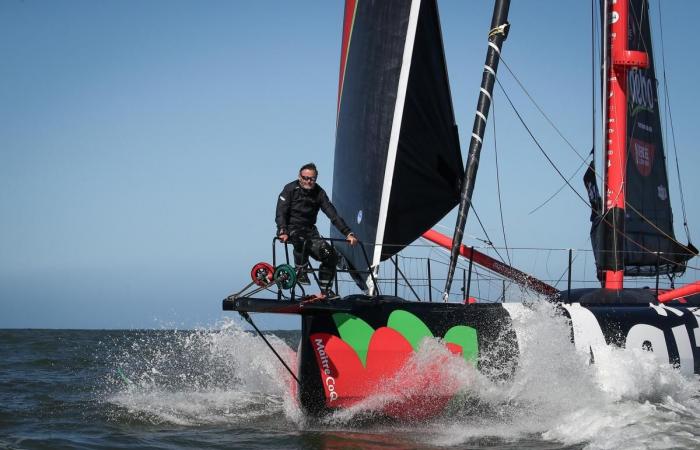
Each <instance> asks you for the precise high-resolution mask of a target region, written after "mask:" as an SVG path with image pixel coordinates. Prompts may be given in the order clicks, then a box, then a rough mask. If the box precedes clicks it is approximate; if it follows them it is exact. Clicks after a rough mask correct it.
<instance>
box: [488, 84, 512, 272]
mask: <svg viewBox="0 0 700 450" xmlns="http://www.w3.org/2000/svg"><path fill="white" fill-rule="evenodd" d="M491 117H493V119H492V120H491V123H492V124H493V153H494V155H495V160H496V191H497V192H498V212H499V214H500V216H501V232H502V233H503V245H504V246H505V250H506V257H507V258H508V265H509V266H512V265H513V263H512V262H511V260H510V252H509V251H508V239H507V238H506V226H505V223H504V222H503V202H502V201H501V177H500V170H499V168H498V144H497V140H496V102H495V98H494V99H493V100H492V101H491Z"/></svg>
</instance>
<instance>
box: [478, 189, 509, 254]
mask: <svg viewBox="0 0 700 450" xmlns="http://www.w3.org/2000/svg"><path fill="white" fill-rule="evenodd" d="M472 211H474V215H475V216H476V220H477V221H478V222H479V226H480V227H481V231H483V232H484V236H486V239H488V240H489V244H490V245H491V248H493V251H495V252H496V254H497V255H498V257H499V258H500V259H501V262H502V263H504V264H505V260H504V259H503V255H501V254H500V253H499V251H498V249H497V248H496V246H495V245H493V241H492V240H491V238H490V237H489V234H488V233H487V232H486V228H485V227H484V224H483V223H482V222H481V218H480V217H479V213H478V212H476V208H474V202H472Z"/></svg>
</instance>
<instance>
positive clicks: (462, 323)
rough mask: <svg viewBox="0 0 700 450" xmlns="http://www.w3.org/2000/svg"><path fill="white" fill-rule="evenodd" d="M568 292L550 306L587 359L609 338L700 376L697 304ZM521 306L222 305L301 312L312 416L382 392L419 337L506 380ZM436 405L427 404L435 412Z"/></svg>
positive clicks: (306, 396)
mask: <svg viewBox="0 0 700 450" xmlns="http://www.w3.org/2000/svg"><path fill="white" fill-rule="evenodd" d="M571 299H572V301H573V302H572V303H564V302H562V303H557V304H556V306H557V308H559V309H560V311H561V313H562V314H563V315H564V316H565V317H566V318H568V319H569V324H570V326H571V337H572V339H573V341H574V344H575V346H576V348H577V350H579V351H582V352H586V353H587V354H590V355H591V359H592V361H595V354H596V352H597V351H599V350H600V348H601V347H603V346H610V345H612V346H617V347H621V348H639V349H644V350H650V351H653V352H654V353H655V354H656V356H658V357H659V358H661V360H665V361H668V363H669V364H672V365H674V366H675V367H676V368H677V369H678V370H680V371H681V372H683V373H685V374H692V373H700V350H699V349H698V344H699V342H698V341H697V340H696V333H698V334H697V336H698V337H700V332H699V331H698V319H697V317H696V314H695V313H696V310H698V308H696V307H688V306H672V307H668V306H663V305H659V304H658V303H656V302H654V301H650V300H653V296H651V294H650V293H649V291H645V290H632V289H629V290H624V292H623V294H622V297H620V295H614V294H611V292H610V291H605V290H603V289H597V290H574V291H572V293H571ZM614 299H617V301H614ZM620 300H622V302H620ZM526 308H528V306H527V305H524V304H520V303H484V304H471V305H465V304H457V303H428V302H408V301H405V300H403V299H400V298H397V297H391V296H378V297H367V296H361V295H356V296H348V297H345V298H343V299H334V300H320V301H319V300H315V301H312V302H287V301H275V300H266V299H250V298H240V299H235V300H233V299H227V300H225V301H224V309H226V310H238V311H246V312H273V313H291V314H298V315H301V316H302V317H301V331H302V333H301V334H302V336H301V343H300V347H299V352H298V361H297V362H298V367H297V375H298V378H299V381H300V385H299V389H298V391H297V392H298V397H299V400H300V405H301V406H302V408H303V409H304V410H305V411H306V412H307V413H309V414H312V415H324V414H327V413H329V412H332V411H333V410H336V409H342V408H345V407H348V406H352V405H354V404H357V403H358V402H360V401H362V400H363V399H364V398H365V397H367V396H369V395H372V394H373V393H376V392H379V390H380V389H382V387H381V386H379V383H380V382H383V381H382V380H386V378H389V377H391V376H393V375H394V373H395V372H396V370H397V369H396V367H398V366H397V365H396V364H398V363H396V361H405V359H401V358H404V356H402V355H403V353H407V352H408V353H412V352H411V347H410V345H413V349H414V350H415V348H416V342H417V341H419V340H421V339H422V337H425V336H433V337H436V338H441V339H442V340H443V341H444V342H445V344H446V345H447V346H449V347H450V350H451V351H453V353H457V354H461V355H462V356H464V358H465V359H466V360H467V362H471V363H472V364H474V365H475V367H477V368H478V370H479V371H480V372H481V373H484V374H486V375H487V376H489V377H491V378H503V377H506V378H507V377H509V376H511V375H512V374H513V373H514V371H515V370H516V369H517V361H518V356H519V349H518V336H517V334H516V330H515V328H514V326H513V318H514V317H515V316H517V315H518V314H519V313H520V312H522V311H523V310H525V309H526ZM409 344H410V345H409ZM383 365H385V367H382V366H383ZM382 370H385V371H384V372H382ZM377 373H379V374H380V375H381V376H380V377H378V376H377ZM365 376H366V377H367V379H364V378H363V377H365ZM429 376H430V377H431V378H430V379H431V380H432V381H431V382H435V383H440V382H441V381H440V380H441V379H440V378H439V374H438V373H431V374H429ZM416 379H420V376H419V375H416ZM443 381H444V380H443ZM363 383H364V384H363ZM417 383H420V382H419V381H417ZM404 384H405V383H404ZM416 388H420V385H416ZM443 394H444V395H446V396H449V395H451V394H450V393H449V392H447V393H443ZM412 395H413V397H411V398H408V399H406V398H404V399H403V400H402V402H404V404H402V405H399V406H400V407H399V408H398V409H397V408H393V409H392V408H389V409H388V410H387V411H385V412H387V414H388V415H390V416H391V415H394V416H399V417H402V415H401V413H400V410H401V408H403V407H405V406H406V405H405V402H407V401H410V402H418V403H420V401H421V399H420V398H419V396H416V395H415V393H414V394H412ZM443 400H444V399H443ZM435 403H437V404H438V405H440V404H441V403H440V401H437V402H436V401H435V399H431V401H430V405H434V404H435ZM446 403H447V402H446V401H445V402H442V404H443V405H444V404H446ZM420 408H423V409H425V406H422V407H419V408H416V409H420ZM436 408H437V407H436ZM437 409H439V408H437ZM437 409H435V410H430V409H429V410H428V411H429V412H430V413H439V411H438V410H437ZM397 411H399V413H397Z"/></svg>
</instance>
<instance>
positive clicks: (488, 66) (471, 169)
mask: <svg viewBox="0 0 700 450" xmlns="http://www.w3.org/2000/svg"><path fill="white" fill-rule="evenodd" d="M509 8H510V0H497V1H496V4H495V5H494V8H493V16H492V19H491V30H490V31H489V37H488V49H487V52H486V63H485V65H484V73H483V75H482V79H481V88H480V90H479V100H478V102H477V110H476V114H475V116H474V126H473V127H472V137H471V140H470V142H469V155H468V157H467V167H466V170H465V174H464V178H463V180H462V189H461V195H460V202H459V211H458V212H457V223H456V224H455V231H454V235H453V236H452V249H451V250H450V264H449V267H448V270H447V279H446V281H445V289H444V291H443V300H444V301H447V299H448V297H449V292H450V288H451V286H452V279H453V278H454V273H455V268H456V266H457V258H458V257H459V249H460V245H461V244H462V238H463V237H464V227H465V225H466V223H467V215H468V214H469V208H470V207H471V198H472V194H473V193H474V183H475V182H476V173H477V171H478V169H479V158H480V155H481V147H482V143H483V137H484V131H485V130H486V120H487V118H488V115H489V109H490V108H491V96H492V94H493V86H494V84H495V82H496V73H497V71H498V63H499V61H500V53H501V47H502V45H503V42H504V41H505V39H506V37H507V36H508V27H509V24H508V10H509Z"/></svg>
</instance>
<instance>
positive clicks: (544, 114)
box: [496, 56, 586, 162]
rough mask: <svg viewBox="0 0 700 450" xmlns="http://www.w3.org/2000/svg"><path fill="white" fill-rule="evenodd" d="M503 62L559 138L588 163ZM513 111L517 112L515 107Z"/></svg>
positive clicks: (506, 64)
mask: <svg viewBox="0 0 700 450" xmlns="http://www.w3.org/2000/svg"><path fill="white" fill-rule="evenodd" d="M501 62H502V63H503V65H504V66H505V68H506V70H508V72H509V73H510V75H511V76H512V77H513V79H514V80H515V82H516V83H517V84H518V86H520V89H521V90H522V91H523V92H524V93H525V95H526V96H527V98H528V99H530V102H532V104H533V105H534V106H535V108H537V110H538V111H539V112H540V114H542V117H544V118H545V120H546V121H547V122H548V123H549V125H550V126H551V127H552V128H553V129H554V131H556V132H557V134H558V135H559V137H561V138H562V140H563V141H564V142H566V144H567V145H568V146H569V148H570V149H571V150H573V152H574V153H576V156H578V158H579V159H580V160H581V161H584V162H585V161H586V158H585V157H583V156H581V153H579V151H578V150H576V147H574V145H573V144H572V143H571V142H570V141H569V140H568V139H567V138H566V136H564V134H563V133H562V132H561V130H559V128H557V126H556V125H555V124H554V122H553V121H552V119H550V118H549V116H548V115H547V113H545V112H544V110H543V109H542V108H541V107H540V105H539V104H538V103H537V102H536V101H535V99H534V98H532V95H530V92H528V90H527V89H526V88H525V86H524V85H523V84H522V83H521V82H520V80H519V79H518V77H517V76H516V75H515V73H514V72H513V71H512V70H511V68H510V66H508V63H507V62H506V61H505V60H504V59H503V56H501ZM496 81H497V82H498V85H499V86H501V90H503V91H504V92H505V89H503V86H502V85H501V83H500V81H498V80H496ZM506 97H507V95H506ZM508 101H509V102H510V99H508ZM510 104H511V105H513V102H510ZM513 109H514V110H515V107H514V108H513ZM516 114H517V112H516ZM521 122H522V119H521Z"/></svg>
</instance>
